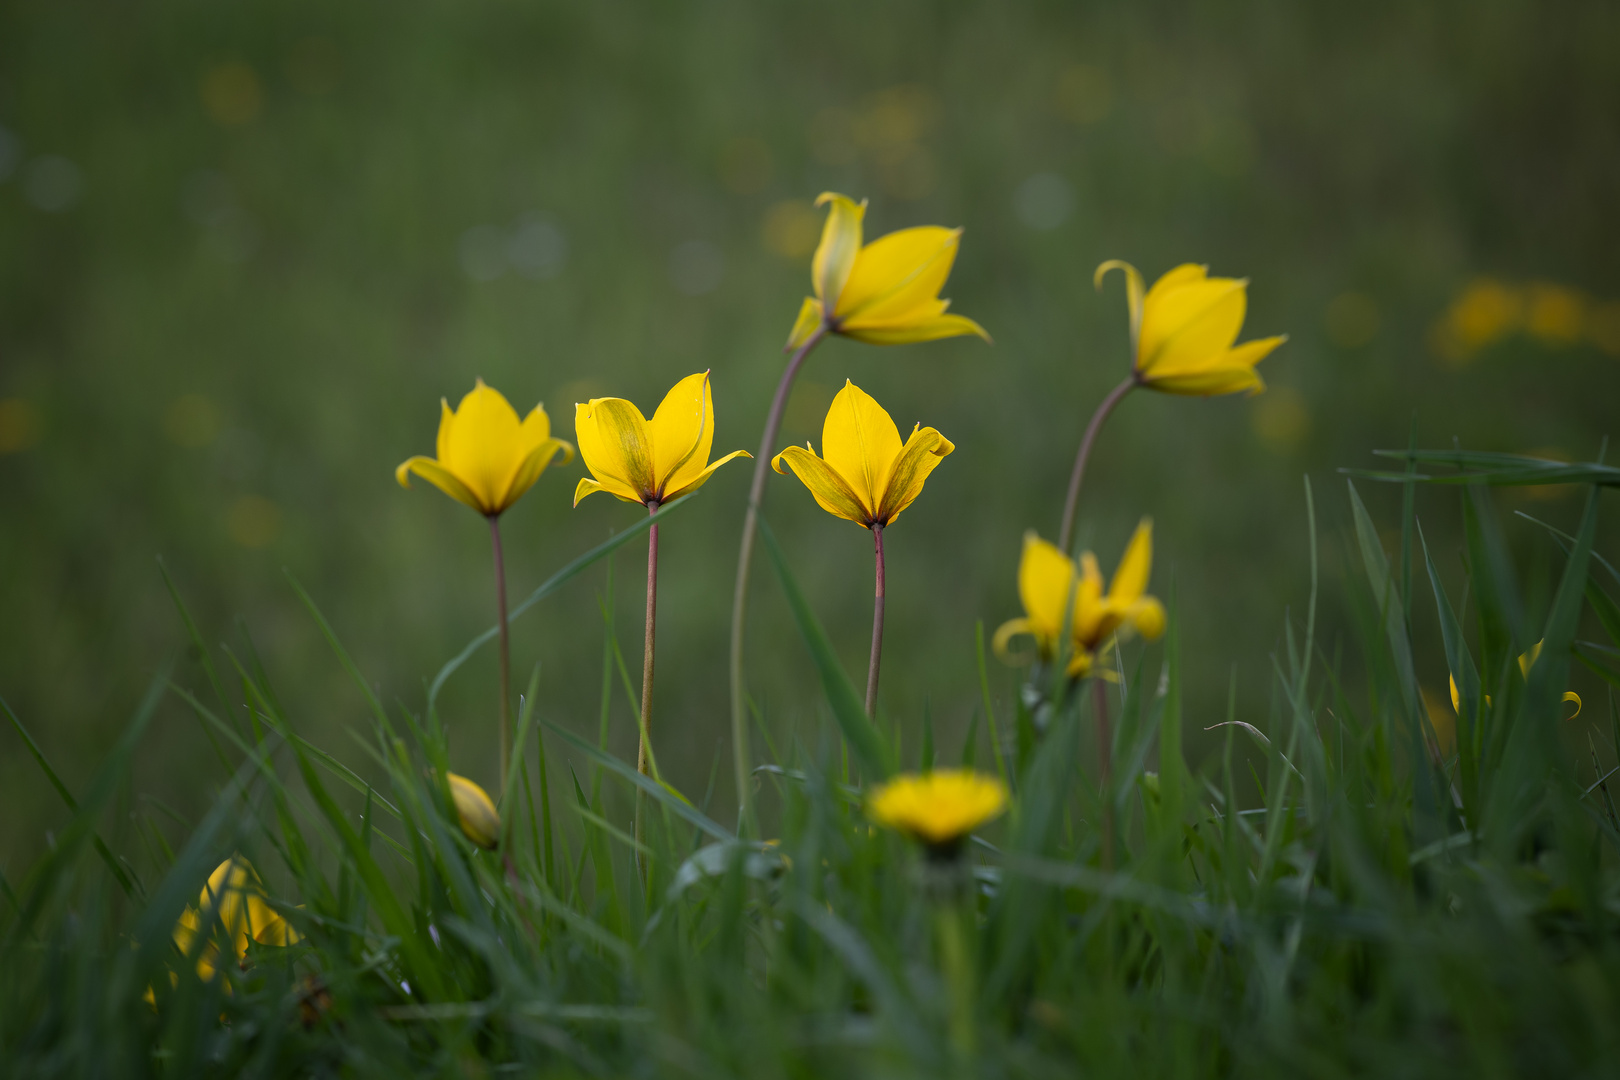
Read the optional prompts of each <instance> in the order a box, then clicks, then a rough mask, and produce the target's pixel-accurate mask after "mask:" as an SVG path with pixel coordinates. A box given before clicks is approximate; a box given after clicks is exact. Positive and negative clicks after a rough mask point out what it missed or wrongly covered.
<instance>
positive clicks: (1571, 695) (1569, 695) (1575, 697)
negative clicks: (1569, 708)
mask: <svg viewBox="0 0 1620 1080" xmlns="http://www.w3.org/2000/svg"><path fill="white" fill-rule="evenodd" d="M1564 700H1565V701H1573V702H1574V703H1575V711H1574V712H1572V713H1570V714H1569V715H1568V716H1566V717H1564V719H1565V720H1573V719H1575V718H1576V717H1577V716H1579V715H1581V695H1579V694H1577V693H1576V692H1575V691H1573V690H1565V691H1564Z"/></svg>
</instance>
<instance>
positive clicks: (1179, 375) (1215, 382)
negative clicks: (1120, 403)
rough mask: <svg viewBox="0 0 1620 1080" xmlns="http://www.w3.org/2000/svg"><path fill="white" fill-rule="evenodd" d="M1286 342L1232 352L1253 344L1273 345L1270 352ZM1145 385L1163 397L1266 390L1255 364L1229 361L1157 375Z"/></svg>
mask: <svg viewBox="0 0 1620 1080" xmlns="http://www.w3.org/2000/svg"><path fill="white" fill-rule="evenodd" d="M1282 341H1283V339H1281V338H1272V339H1269V340H1267V341H1264V342H1259V341H1255V342H1249V343H1248V344H1247V345H1241V346H1239V347H1238V348H1237V349H1233V350H1232V353H1233V354H1235V353H1238V352H1239V351H1241V350H1244V349H1247V348H1248V347H1249V345H1262V344H1264V345H1267V346H1269V347H1268V348H1267V349H1265V352H1270V351H1271V350H1272V349H1274V348H1276V347H1277V346H1278V345H1280V344H1282ZM1228 355H1229V356H1230V355H1231V354H1228ZM1262 355H1263V354H1262ZM1142 385H1143V386H1146V387H1148V388H1149V389H1151V390H1157V391H1159V392H1160V393H1163V394H1184V395H1187V396H1189V397H1218V396H1220V395H1222V394H1236V393H1242V392H1245V391H1246V392H1248V393H1250V394H1258V393H1260V392H1261V391H1262V390H1264V389H1265V388H1266V384H1265V381H1264V380H1262V379H1261V378H1260V373H1259V372H1257V371H1255V370H1254V363H1253V362H1252V361H1250V362H1239V363H1231V362H1230V361H1229V360H1228V361H1223V362H1222V363H1221V364H1220V365H1218V366H1215V367H1208V368H1203V369H1200V370H1196V371H1189V372H1166V373H1161V374H1157V375H1155V376H1154V377H1153V378H1150V379H1144V380H1142Z"/></svg>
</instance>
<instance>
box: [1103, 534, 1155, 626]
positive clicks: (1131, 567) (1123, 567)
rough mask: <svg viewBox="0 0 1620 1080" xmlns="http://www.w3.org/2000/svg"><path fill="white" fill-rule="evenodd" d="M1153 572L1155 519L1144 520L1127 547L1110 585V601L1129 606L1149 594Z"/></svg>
mask: <svg viewBox="0 0 1620 1080" xmlns="http://www.w3.org/2000/svg"><path fill="white" fill-rule="evenodd" d="M1152 572H1153V519H1152V518H1143V519H1142V521H1141V523H1140V524H1139V525H1137V526H1136V532H1135V533H1134V534H1132V536H1131V542H1130V543H1128V544H1126V545H1125V554H1124V555H1122V556H1120V560H1119V568H1118V569H1117V570H1115V571H1114V580H1113V581H1112V582H1110V583H1109V585H1108V599H1110V600H1112V601H1114V602H1115V603H1117V604H1121V605H1129V604H1133V603H1135V602H1136V601H1137V599H1138V598H1140V597H1141V595H1142V594H1143V593H1145V592H1147V583H1148V576H1149V575H1150V574H1151V573H1152Z"/></svg>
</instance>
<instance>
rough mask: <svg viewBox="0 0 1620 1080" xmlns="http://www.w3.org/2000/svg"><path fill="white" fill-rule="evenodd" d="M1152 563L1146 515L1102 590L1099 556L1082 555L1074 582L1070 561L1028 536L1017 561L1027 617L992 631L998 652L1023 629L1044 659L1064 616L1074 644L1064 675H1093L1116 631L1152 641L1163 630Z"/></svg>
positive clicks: (1003, 652) (1055, 646) (1049, 655)
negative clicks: (1152, 590) (1151, 587)
mask: <svg viewBox="0 0 1620 1080" xmlns="http://www.w3.org/2000/svg"><path fill="white" fill-rule="evenodd" d="M1152 568H1153V523H1152V521H1151V520H1149V519H1148V518H1143V519H1142V522H1141V524H1139V525H1138V526H1137V527H1136V533H1135V534H1134V535H1133V536H1132V537H1131V541H1130V543H1129V544H1127V545H1126V547H1125V554H1124V556H1123V557H1121V559H1120V560H1119V568H1118V569H1116V570H1115V571H1114V580H1113V581H1112V582H1111V583H1110V584H1109V587H1108V591H1107V593H1104V592H1103V579H1102V572H1101V571H1100V570H1099V569H1098V568H1097V557H1096V556H1095V555H1093V554H1092V553H1091V552H1089V551H1087V552H1084V553H1082V554H1081V556H1080V574H1079V581H1078V582H1076V580H1075V566H1074V560H1073V559H1070V558H1069V557H1068V556H1067V555H1065V554H1064V553H1063V552H1062V551H1061V550H1060V549H1059V548H1058V547H1057V546H1056V545H1055V544H1050V543H1048V542H1047V541H1045V540H1042V539H1041V538H1040V537H1039V536H1036V535H1035V533H1034V532H1027V533H1025V534H1024V554H1023V558H1022V559H1021V560H1020V562H1019V564H1018V595H1019V598H1020V599H1021V600H1023V602H1024V618H1021V619H1012V620H1009V621H1008V622H1005V623H1003V624H1002V625H1001V626H1000V628H998V629H997V630H996V636H995V640H994V642H993V645H994V648H995V651H996V653H997V654H999V655H1001V656H1002V657H1006V656H1007V643H1008V642H1009V641H1010V640H1011V639H1012V638H1014V637H1015V636H1017V635H1019V634H1028V635H1030V636H1031V637H1033V638H1034V639H1035V645H1036V648H1037V649H1038V650H1039V651H1040V655H1041V657H1042V658H1043V659H1048V660H1049V659H1052V658H1053V657H1055V656H1056V655H1057V652H1058V640H1059V638H1060V637H1061V635H1062V633H1063V624H1064V623H1065V621H1067V622H1069V623H1070V630H1071V637H1072V639H1073V643H1074V655H1073V656H1072V657H1071V658H1070V660H1069V666H1068V673H1069V675H1070V676H1071V677H1074V678H1080V677H1083V676H1085V675H1089V674H1091V673H1092V670H1093V667H1094V666H1095V665H1096V663H1097V659H1098V654H1099V652H1100V651H1105V647H1106V645H1107V643H1108V640H1109V638H1110V636H1111V635H1112V634H1113V633H1114V632H1115V631H1117V630H1121V629H1134V630H1136V631H1137V632H1138V633H1140V634H1141V635H1142V636H1143V637H1144V638H1147V639H1148V640H1149V641H1152V640H1153V639H1154V638H1157V637H1158V636H1159V635H1160V634H1162V633H1164V621H1165V620H1164V607H1163V606H1162V605H1161V604H1160V603H1159V601H1158V600H1156V599H1154V598H1153V597H1151V596H1148V595H1146V592H1147V583H1148V575H1149V573H1150V572H1151V570H1152Z"/></svg>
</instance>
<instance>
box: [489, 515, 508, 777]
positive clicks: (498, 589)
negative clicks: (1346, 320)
mask: <svg viewBox="0 0 1620 1080" xmlns="http://www.w3.org/2000/svg"><path fill="white" fill-rule="evenodd" d="M489 540H490V545H491V546H492V547H493V548H494V552H495V607H496V610H497V611H498V612H499V614H500V628H501V721H500V728H499V730H500V739H501V798H502V799H505V798H506V764H507V761H508V760H510V757H511V753H512V726H511V725H512V720H511V717H512V637H511V633H510V632H509V631H508V630H507V626H506V557H505V556H504V555H503V554H502V553H501V518H500V515H499V514H490V515H489Z"/></svg>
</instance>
